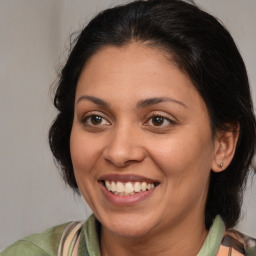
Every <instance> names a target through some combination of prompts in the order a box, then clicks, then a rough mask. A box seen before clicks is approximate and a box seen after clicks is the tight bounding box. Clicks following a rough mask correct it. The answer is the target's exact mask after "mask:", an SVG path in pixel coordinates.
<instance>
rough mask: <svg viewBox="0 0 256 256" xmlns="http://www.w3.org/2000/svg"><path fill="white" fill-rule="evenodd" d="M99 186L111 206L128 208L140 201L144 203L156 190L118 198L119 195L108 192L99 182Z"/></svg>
mask: <svg viewBox="0 0 256 256" xmlns="http://www.w3.org/2000/svg"><path fill="white" fill-rule="evenodd" d="M99 184H100V187H101V189H102V191H103V194H104V195H105V197H106V198H107V199H108V201H110V202H111V203H112V204H114V205H118V206H129V205H135V204H138V203H140V202H141V201H144V200H145V199H147V198H148V197H150V196H151V195H152V193H153V192H154V191H155V189H156V187H154V188H152V189H150V190H148V191H145V192H139V193H136V194H135V195H130V196H119V195H115V194H113V193H112V192H110V191H109V190H107V189H106V187H105V186H104V185H103V184H102V183H101V182H99Z"/></svg>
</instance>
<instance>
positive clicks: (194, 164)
mask: <svg viewBox="0 0 256 256" xmlns="http://www.w3.org/2000/svg"><path fill="white" fill-rule="evenodd" d="M54 103H55V106H56V108H57V109H58V111H59V114H58V116H57V118H56V120H55V121H54V123H53V125H52V127H51V129H50V133H49V141H50V146H51V150H52V152H53V154H54V156H55V158H56V160H57V162H58V163H59V165H60V167H61V169H62V171H63V177H64V179H65V181H66V182H67V183H68V184H69V185H70V186H71V187H72V188H73V189H74V190H76V191H77V192H78V193H81V194H82V196H83V197H84V198H85V200H86V201H87V203H88V204H89V206H90V207H91V209H92V211H93V213H94V214H93V215H92V216H91V217H90V218H89V219H88V220H87V221H86V222H85V223H69V224H64V225H62V226H58V227H54V228H51V229H49V230H47V231H46V232H44V233H41V234H37V235H32V236H31V237H28V238H26V239H23V240H21V241H19V242H17V243H16V244H14V245H13V246H11V247H9V248H7V249H6V251H4V252H3V253H2V255H3V256H5V255H103V256H106V255H124V256H125V255H183V256H186V255H199V256H201V255H207V256H208V255H220V256H222V255H256V246H255V240H254V239H251V238H249V237H246V236H245V235H243V234H241V233H239V232H238V231H235V230H232V229H231V228H233V227H234V226H235V224H236V223H237V221H238V219H239V216H240V210H241V201H242V194H243V188H244V184H245V182H246V177H247V175H248V172H249V168H250V164H251V160H252V157H253V155H254V149H255V128H256V125H255V117H254V113H253V106H252V100H251V95H250V89H249V83H248V78H247V74H246V69H245V66H244V63H243V60H242V58H241V56H240V54H239V52H238V50H237V47H236V46H235V43H234V41H233V39H232V37H231V36H230V34H229V33H228V32H227V30H226V29H225V28H224V27H223V26H222V25H221V24H220V23H219V22H218V21H217V20H216V19H215V18H214V17H212V16H211V15H209V14H207V13H205V12H203V11H201V10H200V9H199V8H198V7H196V6H194V5H193V4H189V3H186V2H183V1H177V0H149V1H134V2H131V3H130V4H127V5H124V6H120V7H116V8H113V9H108V10H106V11H104V12H102V13H100V14H99V15H98V16H96V17H95V18H94V19H93V20H92V21H91V22H90V23H89V24H88V25H87V26H86V27H85V29H84V30H83V31H82V32H81V34H80V35H79V37H78V39H77V41H76V43H75V46H74V47H73V49H72V51H71V54H70V56H69V58H68V60H67V63H66V65H65V66H64V68H63V70H62V73H61V77H60V80H59V83H58V88H57V90H56V94H55V102H54ZM72 253H73V254H72Z"/></svg>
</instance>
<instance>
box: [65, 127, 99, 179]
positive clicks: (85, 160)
mask: <svg viewBox="0 0 256 256" xmlns="http://www.w3.org/2000/svg"><path fill="white" fill-rule="evenodd" d="M92 145H93V146H92ZM95 150H97V148H96V147H95V144H93V143H92V141H91V140H90V138H87V137H86V136H85V135H84V132H83V131H81V130H80V129H79V128H76V127H75V126H74V127H73V128H72V131H71V136H70V154H71V159H72V164H73V168H74V172H75V175H76V176H81V175H83V174H88V172H89V171H90V169H91V168H92V166H93V160H94V158H95Z"/></svg>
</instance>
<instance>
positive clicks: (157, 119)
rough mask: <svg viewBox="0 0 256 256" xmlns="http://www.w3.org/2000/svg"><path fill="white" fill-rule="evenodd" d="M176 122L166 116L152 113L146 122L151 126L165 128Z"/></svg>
mask: <svg viewBox="0 0 256 256" xmlns="http://www.w3.org/2000/svg"><path fill="white" fill-rule="evenodd" d="M175 124H176V122H175V121H173V120H171V119H170V118H168V117H165V116H161V115H153V116H151V118H150V119H149V120H148V121H147V122H146V125H147V126H152V127H159V128H165V127H166V128H167V127H168V126H172V125H175Z"/></svg>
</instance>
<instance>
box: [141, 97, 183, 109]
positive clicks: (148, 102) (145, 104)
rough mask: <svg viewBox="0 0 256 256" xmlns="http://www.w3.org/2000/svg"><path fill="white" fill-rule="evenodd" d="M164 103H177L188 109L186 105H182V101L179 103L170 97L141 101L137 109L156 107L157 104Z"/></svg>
mask: <svg viewBox="0 0 256 256" xmlns="http://www.w3.org/2000/svg"><path fill="white" fill-rule="evenodd" d="M162 102H172V103H177V104H179V105H181V106H183V107H186V108H187V106H186V105H185V104H184V103H182V102H181V101H178V100H175V99H172V98H169V97H154V98H149V99H145V100H140V101H139V102H138V103H137V108H138V109H141V108H146V107H149V106H152V105H156V104H159V103H162Z"/></svg>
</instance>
